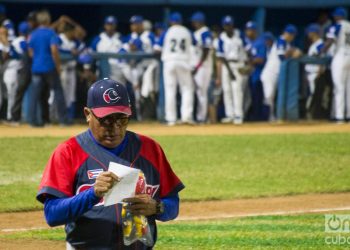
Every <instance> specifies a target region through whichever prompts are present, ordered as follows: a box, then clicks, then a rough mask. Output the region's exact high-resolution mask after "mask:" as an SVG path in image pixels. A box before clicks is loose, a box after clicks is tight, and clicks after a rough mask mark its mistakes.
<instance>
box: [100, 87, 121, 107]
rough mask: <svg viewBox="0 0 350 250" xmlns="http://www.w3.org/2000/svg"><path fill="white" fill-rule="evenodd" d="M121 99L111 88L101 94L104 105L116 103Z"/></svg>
mask: <svg viewBox="0 0 350 250" xmlns="http://www.w3.org/2000/svg"><path fill="white" fill-rule="evenodd" d="M120 99H121V97H120V96H119V95H118V93H117V91H115V90H114V89H113V88H109V89H106V91H105V92H104V93H103V100H104V101H105V102H106V103H116V102H118V101H119V100H120Z"/></svg>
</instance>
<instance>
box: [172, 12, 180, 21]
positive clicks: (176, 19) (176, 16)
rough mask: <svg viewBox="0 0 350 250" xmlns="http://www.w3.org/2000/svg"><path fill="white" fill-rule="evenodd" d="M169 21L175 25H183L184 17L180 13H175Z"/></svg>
mask: <svg viewBox="0 0 350 250" xmlns="http://www.w3.org/2000/svg"><path fill="white" fill-rule="evenodd" d="M169 21H170V22H173V23H182V16H181V14H180V13H179V12H174V13H172V14H171V15H170V17H169Z"/></svg>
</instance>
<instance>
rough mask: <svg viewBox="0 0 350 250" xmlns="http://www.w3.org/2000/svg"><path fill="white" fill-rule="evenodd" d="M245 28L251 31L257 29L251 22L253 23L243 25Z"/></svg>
mask: <svg viewBox="0 0 350 250" xmlns="http://www.w3.org/2000/svg"><path fill="white" fill-rule="evenodd" d="M245 28H246V29H251V30H256V29H257V26H256V23H255V22H253V21H249V22H247V23H246V24H245Z"/></svg>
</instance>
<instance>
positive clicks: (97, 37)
mask: <svg viewBox="0 0 350 250" xmlns="http://www.w3.org/2000/svg"><path fill="white" fill-rule="evenodd" d="M100 40H101V38H100V36H96V37H95V38H94V39H93V40H92V42H91V45H90V47H91V49H92V50H93V51H97V44H98V43H99V42H100Z"/></svg>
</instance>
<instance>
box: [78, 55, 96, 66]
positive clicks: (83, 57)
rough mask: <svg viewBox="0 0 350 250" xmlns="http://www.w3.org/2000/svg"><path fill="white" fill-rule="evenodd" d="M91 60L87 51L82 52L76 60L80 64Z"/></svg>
mask: <svg viewBox="0 0 350 250" xmlns="http://www.w3.org/2000/svg"><path fill="white" fill-rule="evenodd" d="M92 61H93V59H92V56H91V55H89V54H88V53H82V54H80V55H79V57H78V62H79V63H80V64H91V63H92Z"/></svg>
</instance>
